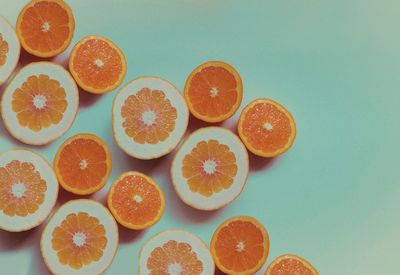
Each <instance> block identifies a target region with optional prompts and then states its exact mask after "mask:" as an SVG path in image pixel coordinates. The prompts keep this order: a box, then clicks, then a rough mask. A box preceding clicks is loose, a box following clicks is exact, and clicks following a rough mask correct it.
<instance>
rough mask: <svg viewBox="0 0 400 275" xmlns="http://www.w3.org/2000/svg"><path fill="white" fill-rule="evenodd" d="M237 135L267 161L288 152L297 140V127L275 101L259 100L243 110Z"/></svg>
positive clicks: (251, 149)
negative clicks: (295, 139)
mask: <svg viewBox="0 0 400 275" xmlns="http://www.w3.org/2000/svg"><path fill="white" fill-rule="evenodd" d="M238 132H239V136H240V138H241V139H242V141H243V143H244V144H245V145H246V147H247V149H249V151H251V152H252V153H254V154H255V155H257V156H260V157H267V158H269V157H276V156H278V155H280V154H283V153H284V152H286V151H287V150H289V148H290V147H291V146H292V144H293V142H294V138H295V137H296V124H295V122H294V119H293V117H292V115H291V114H290V112H289V111H288V110H286V109H285V107H283V106H282V105H280V104H279V103H278V102H276V101H274V100H272V99H267V98H259V99H256V100H254V101H253V102H251V103H250V104H248V105H247V106H246V107H245V108H244V109H243V111H242V113H241V114H240V119H239V123H238Z"/></svg>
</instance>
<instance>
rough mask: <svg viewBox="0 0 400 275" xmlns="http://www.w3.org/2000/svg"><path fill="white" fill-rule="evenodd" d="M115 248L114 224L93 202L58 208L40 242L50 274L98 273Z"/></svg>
mask: <svg viewBox="0 0 400 275" xmlns="http://www.w3.org/2000/svg"><path fill="white" fill-rule="evenodd" d="M117 247H118V227H117V223H116V222H115V220H114V218H113V217H112V215H111V214H110V212H109V211H108V209H107V208H105V207H104V206H103V205H101V204H100V203H98V202H96V201H93V200H72V201H69V202H67V203H65V204H64V205H62V206H61V207H60V208H59V209H58V210H57V212H56V213H55V214H54V215H53V217H52V218H51V219H50V221H49V222H48V224H47V225H46V227H45V229H44V230H43V232H42V236H41V239H40V250H41V253H42V257H43V259H44V261H45V263H46V265H47V267H48V268H49V269H50V271H51V272H52V273H53V274H101V273H103V272H104V271H105V270H106V269H107V268H108V267H109V266H110V264H111V263H112V261H113V259H114V256H115V253H116V252H117Z"/></svg>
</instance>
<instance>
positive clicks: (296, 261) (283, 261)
mask: <svg viewBox="0 0 400 275" xmlns="http://www.w3.org/2000/svg"><path fill="white" fill-rule="evenodd" d="M265 275H318V271H317V270H316V269H315V268H314V267H313V266H312V265H311V264H310V263H309V262H307V261H306V260H305V259H303V258H301V257H299V256H296V255H292V254H286V255H282V256H279V257H277V258H276V259H275V260H273V261H272V263H271V264H270V265H269V266H268V268H267V271H266V272H265Z"/></svg>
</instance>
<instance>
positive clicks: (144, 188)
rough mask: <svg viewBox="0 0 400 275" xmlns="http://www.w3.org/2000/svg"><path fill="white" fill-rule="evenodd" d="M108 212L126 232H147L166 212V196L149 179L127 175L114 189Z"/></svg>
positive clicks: (111, 190)
mask: <svg viewBox="0 0 400 275" xmlns="http://www.w3.org/2000/svg"><path fill="white" fill-rule="evenodd" d="M108 208H109V209H110V211H111V213H112V214H113V216H114V218H115V219H116V220H117V221H118V222H119V223H120V224H121V225H123V226H125V227H126V228H129V229H135V230H139V229H145V228H148V227H150V226H152V225H154V224H155V223H156V222H158V221H159V220H160V219H161V216H162V215H163V213H164V208H165V199H164V193H163V192H162V191H161V189H160V187H158V185H157V183H156V182H155V181H154V180H153V179H152V178H150V177H149V176H146V175H144V174H142V173H139V172H127V173H124V174H122V175H121V176H120V177H119V178H118V179H117V180H116V181H115V182H114V183H113V185H112V186H111V188H110V191H109V192H108Z"/></svg>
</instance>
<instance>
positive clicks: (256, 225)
mask: <svg viewBox="0 0 400 275" xmlns="http://www.w3.org/2000/svg"><path fill="white" fill-rule="evenodd" d="M210 249H211V254H212V256H213V258H214V262H215V264H216V265H217V267H218V268H219V269H220V270H221V271H222V272H224V273H227V274H238V275H245V274H246V275H247V274H248V275H250V274H254V273H255V272H256V271H257V270H259V269H260V268H261V267H262V266H263V265H264V263H265V261H266V260H267V257H268V253H269V236H268V232H267V230H266V229H265V227H264V226H263V225H262V224H261V223H260V222H259V221H257V220H256V219H254V218H252V217H248V216H238V217H233V218H230V219H228V220H226V221H225V222H223V223H222V224H221V225H220V226H219V227H218V228H217V230H216V231H215V233H214V235H213V237H212V239H211V245H210Z"/></svg>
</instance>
